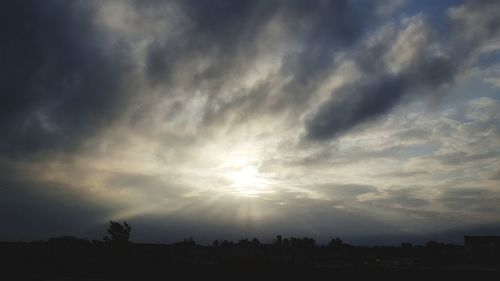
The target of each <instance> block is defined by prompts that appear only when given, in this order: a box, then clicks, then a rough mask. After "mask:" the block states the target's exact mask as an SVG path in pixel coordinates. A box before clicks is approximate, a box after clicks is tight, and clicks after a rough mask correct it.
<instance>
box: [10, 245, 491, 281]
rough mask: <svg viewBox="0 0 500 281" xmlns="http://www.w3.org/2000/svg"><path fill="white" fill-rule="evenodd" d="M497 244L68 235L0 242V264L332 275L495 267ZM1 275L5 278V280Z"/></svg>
mask: <svg viewBox="0 0 500 281" xmlns="http://www.w3.org/2000/svg"><path fill="white" fill-rule="evenodd" d="M498 258H499V252H498V247H493V246H492V247H486V248H484V247H482V248H481V247H479V248H478V247H476V248H470V247H467V245H466V246H461V245H451V244H442V243H437V242H428V243H427V244H425V245H418V246H414V245H411V244H408V243H406V244H402V245H401V246H400V247H361V246H351V245H348V244H345V243H342V241H341V240H340V239H333V240H332V242H331V243H329V245H327V246H317V245H316V244H315V242H314V240H313V239H310V238H291V239H281V237H280V236H278V237H277V239H275V241H274V242H273V243H272V244H261V243H259V241H258V240H256V239H254V240H246V239H244V240H240V241H239V242H237V243H234V242H230V241H221V242H220V241H215V242H214V243H213V245H211V246H202V245H197V244H196V243H195V242H194V241H192V240H185V241H182V242H178V243H174V244H169V245H166V244H139V243H130V242H123V243H118V242H114V241H107V242H102V241H96V240H94V241H88V240H84V239H78V238H74V237H68V236H64V237H59V238H52V239H49V240H48V241H39V242H29V243H27V242H0V268H2V273H3V274H4V276H7V274H8V275H9V276H13V277H11V278H9V280H15V279H17V280H150V279H158V280H164V279H170V278H169V277H172V276H174V275H175V276H178V275H183V276H185V277H187V276H201V277H207V276H210V275H214V276H219V277H222V276H226V277H234V278H236V277H252V276H255V277H256V278H257V276H258V275H264V276H267V277H269V276H278V277H287V276H290V277H300V276H303V277H313V276H324V275H329V276H338V275H339V274H363V273H368V274H371V273H380V272H395V273H403V274H408V275H410V274H413V273H426V274H434V273H437V272H441V273H443V272H446V273H448V274H457V275H463V274H478V273H499V272H500V271H499V270H500V263H499V259H498ZM5 280H7V279H5Z"/></svg>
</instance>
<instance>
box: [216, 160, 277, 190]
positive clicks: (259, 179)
mask: <svg viewBox="0 0 500 281" xmlns="http://www.w3.org/2000/svg"><path fill="white" fill-rule="evenodd" d="M224 177H225V178H226V179H227V180H228V182H229V187H230V190H231V191H232V192H235V193H236V194H238V195H243V196H248V197H255V196H257V195H258V194H261V193H265V192H267V191H268V190H267V187H268V185H269V180H268V179H267V178H266V177H265V175H263V174H262V173H260V172H259V169H258V168H257V167H256V166H254V165H251V164H245V165H239V166H233V167H230V168H228V169H227V170H226V171H225V175H224Z"/></svg>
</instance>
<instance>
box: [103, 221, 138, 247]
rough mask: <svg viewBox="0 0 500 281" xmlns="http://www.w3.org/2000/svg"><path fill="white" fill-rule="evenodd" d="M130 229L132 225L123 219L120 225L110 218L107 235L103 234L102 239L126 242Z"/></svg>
mask: <svg viewBox="0 0 500 281" xmlns="http://www.w3.org/2000/svg"><path fill="white" fill-rule="evenodd" d="M131 230H132V227H131V226H130V225H129V224H128V223H127V222H126V221H124V222H123V225H122V224H120V223H119V222H114V221H111V220H110V221H109V226H108V235H109V236H105V237H104V241H106V242H111V243H119V244H124V243H128V242H129V239H130V231H131Z"/></svg>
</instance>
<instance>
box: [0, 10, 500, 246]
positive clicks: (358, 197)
mask: <svg viewBox="0 0 500 281" xmlns="http://www.w3.org/2000/svg"><path fill="white" fill-rule="evenodd" d="M0 5H1V8H0V62H1V64H0V100H1V102H0V225H2V227H1V230H0V240H12V241H17V240H38V239H47V238H48V237H55V236H60V235H74V236H78V237H83V238H89V239H90V238H94V239H102V236H104V235H105V228H106V224H107V222H108V221H109V220H117V221H123V220H126V221H127V222H129V223H130V224H131V225H132V240H134V241H141V242H162V243H163V242H164V243H169V242H173V241H178V240H180V239H183V238H186V237H190V236H193V237H194V239H195V240H196V241H200V242H209V241H211V240H214V239H237V238H243V237H247V238H250V237H257V238H259V239H261V240H262V241H270V240H271V239H272V237H274V236H275V235H276V234H282V235H284V236H299V237H303V236H310V237H314V238H316V239H317V240H318V241H319V242H321V241H327V240H328V239H330V238H332V237H342V238H343V239H344V240H346V241H348V242H353V243H376V242H381V241H382V242H386V243H400V242H401V241H403V240H411V239H413V240H418V239H427V238H429V237H430V238H434V239H442V240H443V241H453V242H456V241H458V242H460V241H462V240H461V239H462V236H461V235H463V234H471V233H472V234H474V233H477V234H492V233H493V234H495V233H496V234H499V233H500V157H499V156H500V1H487V0H485V1H481V0H479V1H458V0H457V1H452V0H449V1H430V0H429V1H410V0H407V1H404V0H386V1H384V0H372V1H361V0H354V1H348V0H345V1H344V0H336V1H327V0H325V1H305V0H287V1H284V0H275V1H273V0H271V1H258V0H252V1H250V0H249V1H247V0H243V1H232V0H211V1H206V0H182V1H181V0H179V1H175V0H172V1H159V0H158V1H155V0H144V1H134V0H124V1H118V0H117V1H114V0H107V1H97V0H85V1H83V0H74V1H62V0H59V1H58V0H46V1H34V0H33V1H30V0H22V1H19V0H6V1H1V3H0Z"/></svg>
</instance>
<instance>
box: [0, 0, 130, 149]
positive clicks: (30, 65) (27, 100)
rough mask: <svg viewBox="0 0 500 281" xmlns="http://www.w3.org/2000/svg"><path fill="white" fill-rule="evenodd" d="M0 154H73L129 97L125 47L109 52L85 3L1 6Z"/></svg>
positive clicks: (111, 48) (116, 114)
mask: <svg viewBox="0 0 500 281" xmlns="http://www.w3.org/2000/svg"><path fill="white" fill-rule="evenodd" d="M2 6H3V8H2V15H1V23H0V25H1V29H2V30H1V33H2V38H1V39H0V40H1V41H2V44H1V45H2V46H1V47H0V48H1V50H0V53H1V60H2V75H1V76H0V77H1V78H0V79H1V81H0V85H1V86H0V87H1V88H0V92H1V93H2V94H1V95H2V103H1V105H0V107H1V108H0V109H1V110H0V111H1V113H0V130H1V131H2V134H1V137H0V150H1V153H2V154H3V155H11V156H13V155H17V154H28V153H33V152H40V151H44V150H49V151H52V150H65V149H73V148H75V146H78V145H80V144H81V143H82V142H83V141H85V139H86V138H88V137H90V136H92V135H93V134H95V133H97V132H100V131H102V130H103V129H105V128H106V127H107V126H110V125H111V124H113V122H114V120H115V119H116V118H118V117H119V116H120V111H121V110H122V107H123V105H125V104H126V103H127V100H128V97H129V87H131V85H130V83H128V81H129V80H128V78H129V76H130V65H129V61H128V59H127V56H126V49H127V46H125V45H109V44H107V38H106V37H105V34H101V33H100V31H99V29H98V28H97V27H96V26H95V25H94V23H93V22H92V13H93V11H92V9H91V7H89V6H88V5H86V3H83V2H76V1H75V2H64V1H47V2H44V3H43V4H42V3H39V2H37V1H25V2H19V1H6V2H5V3H2Z"/></svg>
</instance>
